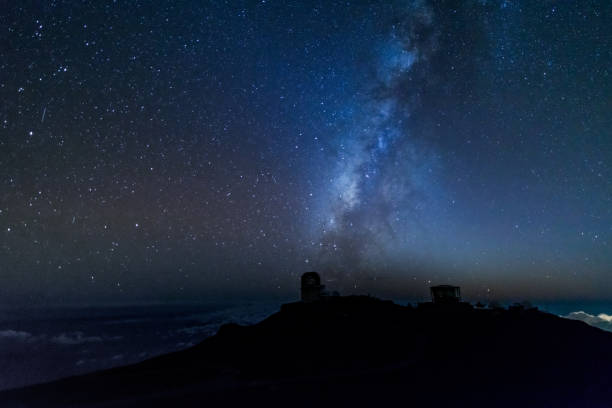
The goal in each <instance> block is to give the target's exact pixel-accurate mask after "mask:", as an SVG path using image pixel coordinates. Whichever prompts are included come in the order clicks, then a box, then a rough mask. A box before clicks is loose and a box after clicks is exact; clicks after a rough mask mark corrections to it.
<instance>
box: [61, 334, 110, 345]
mask: <svg viewBox="0 0 612 408" xmlns="http://www.w3.org/2000/svg"><path fill="white" fill-rule="evenodd" d="M101 341H102V337H99V336H85V335H83V332H80V331H78V332H74V333H62V334H60V335H58V336H55V337H52V338H51V342H52V343H55V344H64V345H75V344H84V343H98V342H101Z"/></svg>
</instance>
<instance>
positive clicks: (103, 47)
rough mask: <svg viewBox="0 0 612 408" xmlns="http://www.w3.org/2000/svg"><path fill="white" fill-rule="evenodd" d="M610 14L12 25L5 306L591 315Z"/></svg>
mask: <svg viewBox="0 0 612 408" xmlns="http://www.w3.org/2000/svg"><path fill="white" fill-rule="evenodd" d="M611 8H612V6H611V5H610V4H608V3H605V2H600V1H585V2H580V3H579V4H578V2H571V3H570V2H557V1H543V2H519V1H509V0H505V1H501V0H495V1H494V0H491V1H485V0H480V1H476V0H473V1H451V0H440V1H433V0H431V1H424V0H421V1H392V2H389V1H380V2H375V1H372V2H354V3H353V2H346V1H343V2H337V1H321V2H311V1H308V2H306V1H304V2H276V1H261V2H218V1H215V2H196V1H187V2H182V3H180V4H178V3H176V2H170V1H149V2H145V1H119V0H116V1H95V2H94V1H82V2H78V3H76V2H69V1H49V2H42V1H41V2H36V1H34V2H27V3H23V4H22V3H15V4H11V5H10V6H8V7H5V8H3V10H2V11H1V12H0V23H1V24H0V26H2V27H4V28H3V30H2V32H1V33H0V100H1V101H2V105H1V106H0V211H1V212H0V228H1V232H0V239H1V242H0V258H1V259H2V265H0V273H1V274H2V285H1V287H0V294H1V295H2V299H3V300H2V302H4V301H6V302H8V303H12V302H28V303H29V302H43V303H45V302H46V303H64V302H87V303H95V302H131V301H141V300H153V301H160V300H168V299H171V300H197V299H209V298H217V297H226V296H247V297H258V296H281V297H287V296H292V295H293V294H295V290H296V288H297V285H298V279H297V278H298V277H299V275H300V274H301V273H302V272H303V271H306V270H310V269H316V270H320V271H321V272H323V274H324V279H326V280H327V285H328V286H329V287H330V288H336V289H338V290H341V291H342V292H344V293H346V292H356V293H375V294H379V295H382V296H391V297H395V298H405V299H416V298H421V297H423V296H426V294H427V287H428V286H429V285H430V284H431V283H455V284H460V285H462V287H464V288H465V290H464V292H465V294H466V295H467V296H472V297H473V298H475V299H476V298H478V299H484V298H506V297H509V298H520V299H523V298H530V299H538V298H558V299H566V298H606V297H609V293H610V289H611V288H612V273H611V272H612V271H611V270H610V265H611V264H612V263H611V262H612V255H611V254H612V251H610V248H609V246H610V239H611V236H612V181H611V180H612V174H611V170H610V159H611V157H612V135H611V133H610V129H612V109H611V106H610V100H611V99H610V95H612V80H611V78H610V66H611V62H612V55H611V53H612V44H610V42H611V41H612V24H610V21H612V15H611V12H612V10H611Z"/></svg>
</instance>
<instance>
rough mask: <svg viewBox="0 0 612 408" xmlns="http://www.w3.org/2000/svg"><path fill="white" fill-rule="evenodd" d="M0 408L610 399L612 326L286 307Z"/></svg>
mask: <svg viewBox="0 0 612 408" xmlns="http://www.w3.org/2000/svg"><path fill="white" fill-rule="evenodd" d="M0 406H1V407H57V406H62V407H120V406H121V407H123V406H128V407H172V406H174V407H200V406H201V407H209V406H288V407H289V406H338V407H340V406H342V407H344V406H349V407H350V406H414V407H421V406H440V407H446V406H453V407H612V333H607V332H604V331H602V330H599V329H596V328H593V327H590V326H587V325H586V324H585V323H582V322H578V321H571V320H565V319H561V318H559V317H556V316H554V315H550V314H547V313H542V312H539V311H536V310H522V309H519V308H517V309H515V310H502V309H499V310H478V309H472V308H471V307H470V306H469V305H466V304H462V305H457V306H454V307H436V306H434V305H432V304H425V305H421V306H420V307H418V308H412V307H404V306H398V305H395V304H393V303H391V302H386V301H381V300H378V299H374V298H370V297H335V298H329V299H328V300H326V301H323V302H318V303H312V304H305V303H293V304H288V305H284V306H283V308H282V309H281V311H280V312H279V313H276V314H274V315H272V316H270V317H269V318H267V319H265V320H264V321H262V322H261V323H259V324H256V325H253V326H248V327H243V326H238V325H225V326H223V327H222V328H221V330H220V331H219V333H218V334H217V335H215V336H213V337H210V338H208V339H206V340H205V341H203V342H202V343H200V344H199V345H197V346H195V347H192V348H190V349H187V350H184V351H181V352H177V353H173V354H168V355H165V356H162V357H158V358H155V359H151V360H148V361H145V362H143V363H140V364H136V365H132V366H127V367H123V368H117V369H112V370H108V371H103V372H99V373H95V374H91V375H86V376H81V377H73V378H69V379H65V380H61V381H56V382H53V383H48V384H42V385H37V386H32V387H27V388H22V389H18V390H12V391H7V392H4V393H0Z"/></svg>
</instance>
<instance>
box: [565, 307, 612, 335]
mask: <svg viewBox="0 0 612 408" xmlns="http://www.w3.org/2000/svg"><path fill="white" fill-rule="evenodd" d="M562 317H565V318H566V319H571V320H580V321H581V322H585V323H587V324H589V325H591V326H594V327H598V328H600V329H602V330H607V331H612V315H608V314H605V313H600V314H598V315H592V314H589V313H586V312H584V311H582V310H580V311H578V312H572V313H570V314H568V315H566V316H562Z"/></svg>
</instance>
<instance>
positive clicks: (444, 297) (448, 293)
mask: <svg viewBox="0 0 612 408" xmlns="http://www.w3.org/2000/svg"><path fill="white" fill-rule="evenodd" d="M429 289H430V290H431V301H432V302H433V303H437V304H440V303H459V302H461V290H460V288H459V286H451V285H438V286H432V287H431V288H429Z"/></svg>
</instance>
